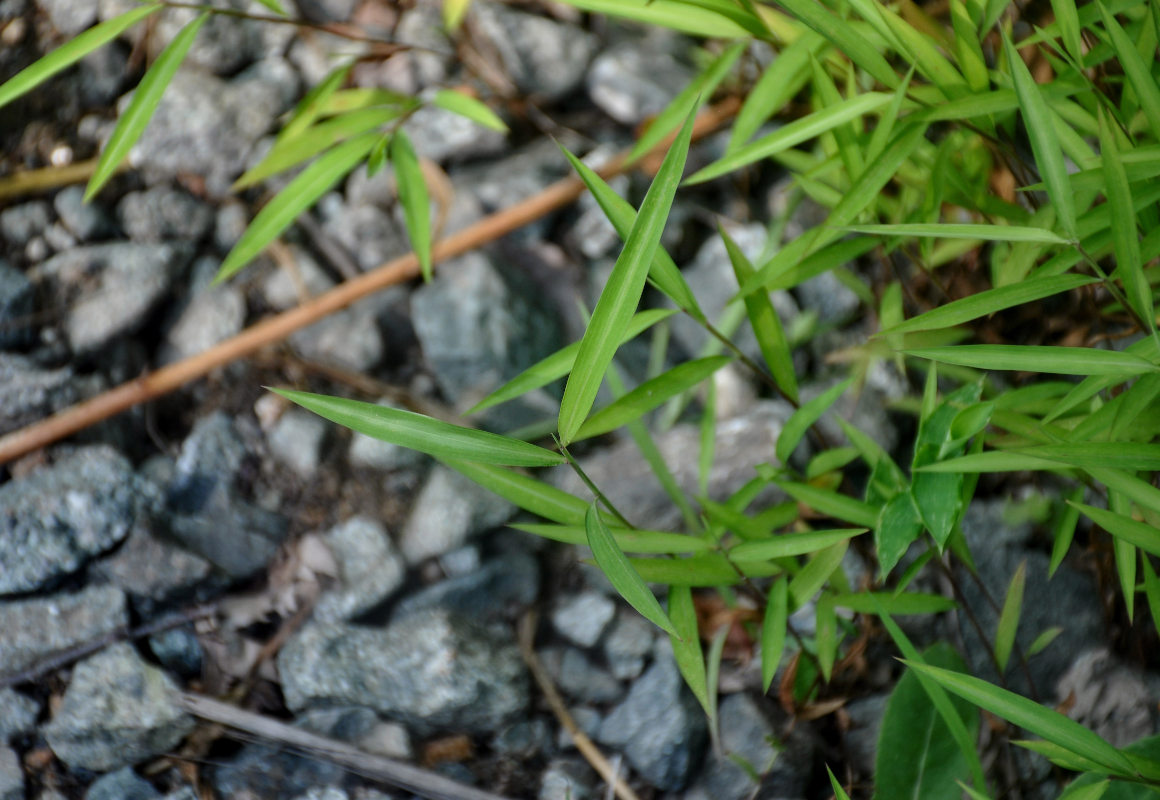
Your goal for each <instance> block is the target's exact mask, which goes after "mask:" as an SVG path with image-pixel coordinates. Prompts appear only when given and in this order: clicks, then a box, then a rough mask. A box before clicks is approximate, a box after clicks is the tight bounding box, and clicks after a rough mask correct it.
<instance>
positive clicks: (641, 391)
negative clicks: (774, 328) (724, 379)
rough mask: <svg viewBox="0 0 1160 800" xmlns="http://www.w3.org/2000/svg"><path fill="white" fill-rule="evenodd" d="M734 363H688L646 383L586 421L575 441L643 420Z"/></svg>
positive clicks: (719, 358) (723, 358)
mask: <svg viewBox="0 0 1160 800" xmlns="http://www.w3.org/2000/svg"><path fill="white" fill-rule="evenodd" d="M732 360H733V359H732V357H731V356H711V357H709V358H699V359H696V360H694V361H686V362H685V363H683V364H679V365H677V366H675V367H673V368H672V369H670V370H669V371H668V372H665V373H663V374H661V375H658V376H656V377H655V378H652V379H651V380H647V381H645V382H644V383H642V384H641V385H640V386H637V387H636V388H635V389H633V390H632V391H631V392H629V393H628V394H626V395H624V396H623V397H621V398H619V399H617V400H614V401H613V402H612V403H610V404H609V405H607V406H605V407H604V408H602V409H600V410H599V411H597V412H596V413H595V414H593V415H592V416H591V417H589V418H588V419H587V420H585V421H584V424H583V425H581V426H580V430H578V431H576V435H575V437H574V439H573V441H580V440H581V439H590V438H592V437H593V436H600V435H601V434H603V433H608V432H609V431H613V430H616V429H617V428H619V427H620V426H621V425H626V424H628V423H629V422H633V421H635V420H637V419H640V417H641V416H642V415H644V414H646V413H648V412H649V411H652V410H653V409H654V408H656V407H657V406H659V405H661V404H662V403H664V402H665V401H666V400H668V399H669V398H670V397H674V396H676V395H678V394H681V393H682V392H685V391H687V390H689V389H691V388H693V387H694V386H696V385H697V384H699V383H700V382H701V381H703V380H705V379H706V378H708V377H709V376H710V375H712V374H713V373H714V372H716V371H717V370H719V369H721V367H723V366H725V365H726V364H728V363H729V362H731V361H732Z"/></svg>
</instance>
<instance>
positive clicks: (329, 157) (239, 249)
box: [214, 133, 378, 284]
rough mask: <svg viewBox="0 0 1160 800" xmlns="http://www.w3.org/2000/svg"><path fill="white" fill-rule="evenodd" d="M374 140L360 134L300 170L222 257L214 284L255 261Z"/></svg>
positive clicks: (363, 156)
mask: <svg viewBox="0 0 1160 800" xmlns="http://www.w3.org/2000/svg"><path fill="white" fill-rule="evenodd" d="M377 139H378V136H377V134H374V133H364V134H363V135H362V136H359V137H356V138H354V139H351V140H349V141H347V142H343V143H342V144H340V145H339V146H338V147H335V148H333V149H331V150H330V151H328V152H327V153H325V154H323V155H322V156H320V157H319V158H318V159H317V160H316V161H315V162H314V163H313V164H311V165H310V166H308V167H307V168H306V169H304V170H302V172H301V173H300V174H299V175H298V176H297V177H296V178H294V180H292V181H291V182H290V183H289V185H287V186H286V188H285V189H283V190H282V191H281V192H279V193H278V195H277V197H275V198H274V199H273V200H271V201H270V202H269V203H267V204H266V206H265V208H263V209H262V210H261V211H259V212H258V216H257V217H255V218H254V221H253V222H252V223H250V227H249V228H247V229H246V232H245V233H244V234H242V238H241V239H239V240H238V243H237V244H235V245H234V248H233V249H232V250H230V252H229V254H228V255H226V258H225V261H223V262H222V265H221V269H219V270H218V274H217V276H216V277H215V278H214V283H215V284H216V283H221V282H222V281H224V280H226V279H227V278H229V277H231V276H232V275H234V274H235V273H237V272H238V271H239V270H241V269H242V267H244V266H246V264H248V263H250V262H251V261H252V260H253V259H255V258H257V256H258V254H259V253H261V252H262V251H263V250H264V249H266V245H268V244H270V242H272V241H274V239H275V238H276V237H277V236H278V235H279V234H281V233H282V231H284V230H285V229H286V228H287V227H288V226H289V225H290V223H291V222H293V221H294V218H295V217H297V216H298V215H299V214H301V213H302V212H303V211H305V210H306V209H307V208H308V207H309V206H310V205H311V204H312V203H314V201H316V200H317V199H318V198H319V197H321V196H322V195H323V194H325V193H326V192H327V191H328V190H329V189H330V187H332V186H334V184H336V183H338V181H339V180H341V179H342V177H343V176H344V175H346V174H347V173H348V172H350V171H351V170H352V169H354V168H355V166H356V165H357V164H358V163H359V162H360V161H362V160H363V158H365V157H366V155H367V153H369V152H370V151H371V148H372V147H374V146H375V142H376V141H377Z"/></svg>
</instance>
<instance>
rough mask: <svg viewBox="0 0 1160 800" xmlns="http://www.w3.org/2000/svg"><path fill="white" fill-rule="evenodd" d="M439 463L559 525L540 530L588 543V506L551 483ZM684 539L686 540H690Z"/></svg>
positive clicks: (467, 465)
mask: <svg viewBox="0 0 1160 800" xmlns="http://www.w3.org/2000/svg"><path fill="white" fill-rule="evenodd" d="M440 460H441V461H442V462H443V463H444V464H446V465H447V466H448V467H450V468H451V469H453V470H455V471H456V472H458V473H459V474H461V475H463V476H464V477H465V478H468V479H469V480H472V481H474V482H476V483H478V484H479V485H480V486H482V487H483V488H485V489H487V490H488V491H489V492H491V493H493V494H495V495H498V496H499V497H502V498H503V499H504V500H507V501H508V502H509V503H511V504H512V505H514V506H516V507H517V508H522V509H523V510H524V511H527V512H529V513H531V514H535V515H536V516H539V517H543V518H544V519H550V520H552V521H553V522H556V523H559V524H558V525H556V526H550V525H549V526H542V527H544V528H552V529H571V530H575V531H576V532H577V535H576V537H575V539H574V540H573V539H568V540H567V541H568V542H569V543H570V544H586V543H587V540H586V535H585V533H584V528H583V525H584V513H585V512H586V511H587V510H588V503H587V502H585V501H584V500H581V499H580V498H579V497H576V495H573V494H569V493H568V492H565V491H564V490H562V489H557V488H556V487H555V486H552V485H551V484H548V483H544V482H543V481H541V480H537V479H536V478H533V477H531V476H530V475H525V474H523V473H522V472H516V471H515V470H511V469H505V468H503V467H496V466H492V465H490V464H479V463H476V462H472V461H460V460H459V459H455V458H441V459H440ZM517 527H518V526H517ZM529 532H530V533H535V534H537V535H540V536H544V537H545V538H549V539H550V538H553V537H552V536H550V535H549V534H548V533H546V532H544V531H543V530H534V531H529ZM561 535H564V534H561ZM684 538H686V539H688V538H689V537H687V536H686V537H684ZM693 546H695V545H690V547H693Z"/></svg>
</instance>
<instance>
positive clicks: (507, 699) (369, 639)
mask: <svg viewBox="0 0 1160 800" xmlns="http://www.w3.org/2000/svg"><path fill="white" fill-rule="evenodd" d="M278 670H279V673H280V675H281V677H282V689H283V692H284V694H285V697H286V703H287V705H288V706H289V707H290V708H292V709H295V710H301V709H303V708H305V707H307V706H310V705H319V704H321V705H327V704H332V705H333V704H338V705H352V704H357V705H363V706H368V707H370V708H373V709H375V710H376V711H378V712H379V713H381V714H383V715H384V716H387V717H393V718H397V719H399V720H400V721H402V722H405V723H407V724H408V725H410V726H412V728H413V729H414V730H415V731H416V732H419V733H429V732H431V731H434V730H440V729H450V730H454V731H456V732H466V733H483V732H487V731H493V730H495V729H497V728H498V727H499V726H500V725H502V724H503V723H505V722H507V721H509V720H511V719H512V718H514V717H515V716H517V715H518V714H520V713H521V712H523V711H524V709H525V708H526V707H527V703H528V693H527V689H528V687H527V675H526V673H525V672H524V666H523V662H522V661H521V660H520V656H519V652H518V651H517V649H516V647H515V644H514V643H513V642H512V641H511V640H510V639H507V638H504V637H499V636H496V635H495V633H494V632H493V631H489V630H487V629H485V628H482V627H479V626H478V625H476V624H475V623H472V622H469V621H467V620H464V619H463V618H461V617H457V616H455V615H452V614H449V613H448V612H446V611H442V610H439V609H428V610H424V611H418V612H416V613H414V614H409V615H407V616H405V617H402V618H401V619H398V620H396V621H394V622H392V623H391V625H390V626H389V627H388V628H386V629H375V628H364V627H356V626H353V625H347V624H341V623H311V624H310V625H308V626H307V627H305V628H303V629H302V631H301V632H299V633H298V634H297V635H296V636H294V637H293V638H292V639H291V640H290V641H289V642H288V643H287V645H286V646H285V647H283V648H282V651H281V652H280V653H279V654H278Z"/></svg>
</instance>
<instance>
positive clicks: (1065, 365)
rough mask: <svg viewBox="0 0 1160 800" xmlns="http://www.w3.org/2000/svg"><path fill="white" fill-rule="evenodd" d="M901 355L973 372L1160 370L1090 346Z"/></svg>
mask: <svg viewBox="0 0 1160 800" xmlns="http://www.w3.org/2000/svg"><path fill="white" fill-rule="evenodd" d="M903 352H904V353H906V354H907V355H911V356H915V357H917V358H928V359H930V360H931V361H938V362H941V363H943V364H957V365H959V366H961V367H974V368H975V369H990V370H1019V371H1025V372H1048V373H1052V374H1056V375H1122V376H1125V377H1127V376H1131V375H1143V374H1145V373H1148V372H1160V367H1158V366H1156V365H1155V364H1153V363H1151V362H1149V361H1146V360H1145V359H1143V358H1140V357H1139V356H1135V355H1132V354H1131V353H1126V352H1122V351H1117V350H1100V349H1097V348H1093V347H1047V346H1038V345H989V344H974V345H956V346H954V347H928V348H923V349H914V350H910V349H908V350H904V351H903Z"/></svg>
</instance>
